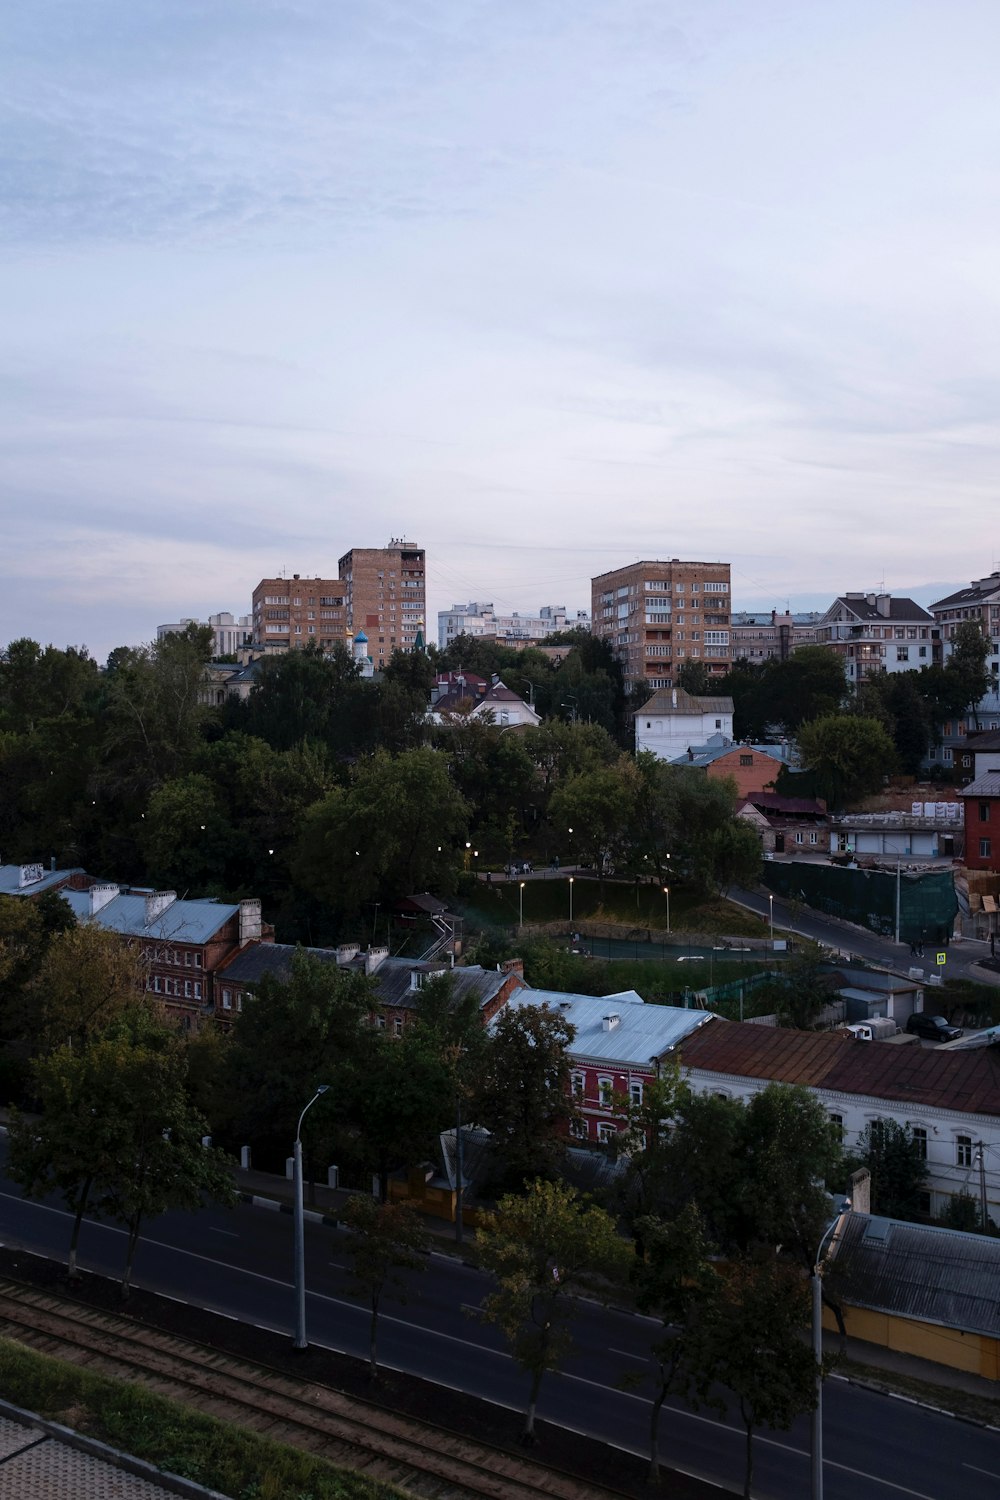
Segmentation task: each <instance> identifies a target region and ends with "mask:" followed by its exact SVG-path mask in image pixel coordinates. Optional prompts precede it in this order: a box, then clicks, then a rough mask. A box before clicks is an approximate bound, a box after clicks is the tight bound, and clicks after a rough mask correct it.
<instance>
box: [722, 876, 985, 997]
mask: <svg viewBox="0 0 1000 1500" xmlns="http://www.w3.org/2000/svg"><path fill="white" fill-rule="evenodd" d="M729 899H730V900H731V901H735V902H737V903H738V904H739V905H740V906H745V907H746V908H747V909H748V910H749V911H753V912H756V913H757V914H758V915H759V916H761V917H763V919H764V920H765V922H766V921H767V920H768V918H769V914H770V906H769V902H768V893H767V892H766V891H763V892H762V891H748V890H744V889H742V888H741V887H739V886H734V887H733V889H732V890H731V891H730V892H729ZM774 930H775V935H776V936H777V935H780V933H787V932H791V933H795V934H797V935H799V936H802V937H808V938H812V939H813V941H814V942H817V943H822V944H823V945H824V946H825V947H828V948H836V949H838V950H839V951H840V952H841V953H849V954H851V955H852V956H853V957H855V958H858V959H861V960H863V961H864V962H869V963H876V964H880V965H882V966H883V967H889V968H892V969H895V970H897V971H898V972H899V973H901V974H905V973H906V971H907V970H908V969H909V967H910V966H911V964H912V965H914V966H916V967H918V968H922V969H923V970H924V973H925V974H938V973H939V974H940V975H941V976H942V978H944V979H973V980H977V981H979V982H980V983H982V984H997V983H1000V975H996V974H993V973H991V972H990V971H989V970H987V969H978V968H976V967H975V965H976V963H977V961H978V960H979V959H982V958H986V957H988V956H989V944H988V943H983V942H978V941H976V940H974V939H972V938H965V939H963V940H962V941H961V942H952V943H950V944H949V945H948V947H947V948H941V949H938V948H937V947H935V945H934V944H932V943H926V944H925V945H924V956H923V958H922V959H918V958H913V957H912V956H911V954H910V945H909V943H897V942H894V941H893V940H892V938H883V937H879V936H877V934H876V933H874V932H868V931H867V929H865V928H864V927H855V926H853V924H851V923H850V922H837V921H834V920H833V919H831V918H829V917H825V916H823V914H822V913H821V912H815V911H810V910H809V909H808V908H807V907H803V906H798V905H796V906H795V907H793V906H792V905H791V904H790V903H789V902H787V901H785V900H783V899H782V898H781V897H779V896H775V898H774ZM939 951H940V952H942V953H944V954H945V955H946V959H945V963H944V965H943V967H941V968H939V967H938V965H937V964H936V963H935V957H936V955H937V953H938V952H939Z"/></svg>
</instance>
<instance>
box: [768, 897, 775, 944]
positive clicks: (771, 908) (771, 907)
mask: <svg viewBox="0 0 1000 1500" xmlns="http://www.w3.org/2000/svg"><path fill="white" fill-rule="evenodd" d="M767 904H768V908H769V911H770V922H771V957H772V958H773V957H774V892H773V891H768V893H767Z"/></svg>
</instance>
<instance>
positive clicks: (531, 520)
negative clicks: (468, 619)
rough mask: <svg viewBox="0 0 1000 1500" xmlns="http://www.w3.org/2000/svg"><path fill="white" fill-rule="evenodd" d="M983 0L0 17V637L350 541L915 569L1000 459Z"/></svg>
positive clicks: (538, 1)
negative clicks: (401, 539) (402, 539)
mask: <svg viewBox="0 0 1000 1500" xmlns="http://www.w3.org/2000/svg"><path fill="white" fill-rule="evenodd" d="M998 56H1000V6H998V5H997V4H996V3H995V0H933V3H929V0H839V3H838V4H836V5H831V4H830V3H829V0H685V3H681V0H490V3H487V0H87V3H86V4H81V3H80V0H31V4H28V5H13V4H11V5H7V6H6V7H4V11H3V15H2V17H0V397H2V399H0V504H2V519H3V527H2V531H0V547H2V558H3V566H2V568H0V646H2V645H3V644H4V643H6V642H7V641H8V640H11V639H14V638H16V637H18V636H22V635H30V636H32V637H34V638H35V639H37V640H40V641H42V642H48V641H52V642H54V643H55V644H56V645H58V646H64V645H67V644H76V645H83V644H85V645H86V646H88V648H89V649H90V651H91V652H92V654H93V655H95V656H96V657H98V658H99V659H103V658H104V657H105V656H106V654H107V652H108V651H109V650H110V649H111V648H112V647H114V646H116V645H119V644H124V643H138V642H141V641H144V640H149V639H151V638H153V637H154V636H155V633H156V626H157V625H158V624H160V623H164V622H167V621H172V620H178V619H180V618H181V617H183V616H194V617H197V618H201V619H204V618H206V617H207V615H208V614H209V613H210V612H215V611H218V610H227V609H228V610H232V611H234V612H235V613H237V614H239V613H243V612H246V611H247V610H248V609H249V601H250V596H251V593H252V591H253V588H254V585H255V584H256V583H257V581H258V580H259V579H260V578H261V577H264V576H272V575H275V574H277V573H280V572H281V571H282V570H287V571H288V572H289V573H291V572H300V573H303V574H320V575H321V576H324V577H335V576H336V572H337V560H338V558H339V557H340V556H341V554H342V553H344V552H346V551H347V550H348V548H350V547H364V546H383V545H385V544H386V543H387V542H388V540H389V538H390V537H398V536H406V537H408V538H409V539H410V540H411V541H413V542H415V543H416V544H418V545H422V546H424V547H425V548H426V550H427V565H428V613H429V616H430V621H429V630H428V635H429V636H430V638H432V639H433V638H434V637H435V636H436V612H437V611H438V610H439V609H446V608H448V607H449V606H450V605H452V604H454V603H459V602H466V601H468V600H470V599H479V600H491V601H492V602H494V603H495V604H496V606H497V608H498V609H502V610H504V611H507V610H511V609H520V610H522V611H531V612H534V611H535V610H537V608H538V607H539V606H540V605H542V604H565V605H567V606H568V607H569V608H570V609H573V610H575V609H578V608H586V607H589V603H590V584H589V580H590V578H591V576H592V575H593V574H596V573H599V572H603V571H605V570H606V569H608V568H612V567H616V566H619V565H623V564H625V563H627V562H631V561H633V560H635V559H637V558H655V557H667V558H669V557H680V558H690V559H703V560H717V559H721V560H724V561H729V562H730V563H731V564H732V588H733V605H734V607H735V608H738V609H739V608H773V607H778V608H783V607H785V605H786V603H787V604H790V605H791V607H792V608H793V609H796V608H809V607H822V606H825V605H826V604H828V603H829V602H830V601H831V600H832V599H833V597H834V596H835V595H837V594H838V593H842V592H844V591H846V590H848V589H851V590H855V589H863V590H866V591H867V590H871V589H882V588H884V589H886V590H889V591H891V592H895V593H908V594H911V595H912V596H914V597H916V598H918V599H919V600H921V601H922V602H925V603H927V602H930V601H931V600H933V599H934V598H936V597H940V596H942V595H944V594H946V593H948V592H950V591H951V590H952V589H953V588H957V587H960V586H962V585H963V584H965V583H967V582H968V581H969V580H970V579H972V578H978V577H981V576H984V575H985V574H987V573H989V572H991V571H992V570H993V568H994V567H995V566H997V565H998V554H1000V546H998V543H997V541H996V540H995V534H994V532H993V530H992V524H991V523H992V521H993V517H994V509H993V508H994V506H995V504H996V501H997V496H998V493H1000V468H998V463H997V458H998V446H1000V432H998V413H1000V399H998V398H1000V278H998V275H997V267H998V265H1000V243H998V241H1000V90H998V89H997V87H996V79H995V73H996V58H997V57H998Z"/></svg>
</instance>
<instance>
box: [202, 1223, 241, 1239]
mask: <svg viewBox="0 0 1000 1500" xmlns="http://www.w3.org/2000/svg"><path fill="white" fill-rule="evenodd" d="M208 1227H209V1229H210V1230H211V1231H212V1233H213V1234H228V1236H229V1238H230V1239H231V1240H238V1239H239V1235H238V1234H237V1233H236V1230H235V1229H220V1228H219V1226H218V1224H209V1226H208Z"/></svg>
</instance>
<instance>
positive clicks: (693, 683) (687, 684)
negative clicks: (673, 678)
mask: <svg viewBox="0 0 1000 1500" xmlns="http://www.w3.org/2000/svg"><path fill="white" fill-rule="evenodd" d="M677 686H678V687H680V688H683V689H684V691H685V692H686V693H690V694H691V695H692V696H693V697H695V698H704V697H706V696H707V695H708V694H709V693H711V692H712V691H713V687H714V684H713V683H712V679H711V678H710V677H709V675H708V667H707V666H706V665H705V663H704V662H703V661H682V662H681V664H680V667H679V668H678V670H677Z"/></svg>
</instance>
